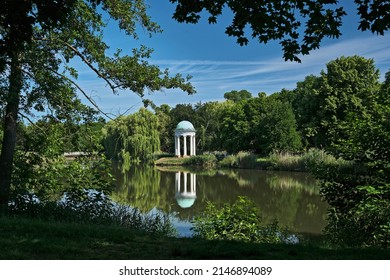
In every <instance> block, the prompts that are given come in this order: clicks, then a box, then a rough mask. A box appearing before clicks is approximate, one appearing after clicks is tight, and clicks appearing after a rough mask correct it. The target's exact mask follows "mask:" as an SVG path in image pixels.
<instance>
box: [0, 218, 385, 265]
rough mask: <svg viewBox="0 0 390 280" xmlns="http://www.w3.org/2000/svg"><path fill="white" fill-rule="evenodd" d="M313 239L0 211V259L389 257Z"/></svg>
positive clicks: (372, 251) (370, 250)
mask: <svg viewBox="0 0 390 280" xmlns="http://www.w3.org/2000/svg"><path fill="white" fill-rule="evenodd" d="M316 244H317V245H316ZM318 244H320V243H318V242H315V243H311V242H308V243H307V244H299V245H287V244H284V245H283V244H277V245H267V244H263V245H261V244H251V243H244V242H228V241H207V240H201V239H191V238H173V237H162V236H159V235H151V234H145V233H142V232H137V231H133V230H131V229H126V228H122V227H118V226H104V225H93V224H78V223H58V222H49V221H43V220H36V219H26V218H17V217H12V218H10V217H0V248H1V250H0V259H80V260H87V259H88V260H89V259H104V260H108V259H115V260H120V259H390V250H383V249H372V248H371V249H364V248H355V249H351V248H349V249H346V248H344V249H334V248H333V249H332V248H327V247H326V246H321V245H318Z"/></svg>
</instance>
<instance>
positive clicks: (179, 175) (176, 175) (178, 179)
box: [175, 172, 181, 192]
mask: <svg viewBox="0 0 390 280" xmlns="http://www.w3.org/2000/svg"><path fill="white" fill-rule="evenodd" d="M180 177H181V174H180V172H177V173H176V174H175V179H176V180H175V185H176V192H180Z"/></svg>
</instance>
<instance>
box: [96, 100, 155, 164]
mask: <svg viewBox="0 0 390 280" xmlns="http://www.w3.org/2000/svg"><path fill="white" fill-rule="evenodd" d="M103 133H104V147H105V150H106V154H107V156H108V158H110V159H113V160H120V161H123V164H124V165H128V164H130V163H131V162H139V161H148V160H150V159H151V157H152V155H153V153H155V152H157V151H159V150H160V137H159V132H158V118H157V117H156V116H155V115H154V114H153V113H151V112H150V111H148V110H147V109H145V108H141V109H140V110H139V111H138V112H137V113H135V114H132V115H129V116H121V117H118V118H117V119H115V120H113V121H110V122H108V123H107V124H106V125H105V127H104V128H103Z"/></svg>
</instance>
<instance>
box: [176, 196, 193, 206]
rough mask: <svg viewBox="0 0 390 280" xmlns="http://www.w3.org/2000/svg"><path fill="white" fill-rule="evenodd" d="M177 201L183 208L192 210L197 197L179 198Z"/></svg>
mask: <svg viewBox="0 0 390 280" xmlns="http://www.w3.org/2000/svg"><path fill="white" fill-rule="evenodd" d="M176 201H177V204H178V205H179V206H180V207H181V208H190V207H191V206H192V205H193V204H194V202H195V197H177V198H176Z"/></svg>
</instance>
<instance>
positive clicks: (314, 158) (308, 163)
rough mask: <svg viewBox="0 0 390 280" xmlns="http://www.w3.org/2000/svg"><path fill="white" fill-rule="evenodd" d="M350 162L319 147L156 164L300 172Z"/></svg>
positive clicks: (172, 159) (158, 162)
mask: <svg viewBox="0 0 390 280" xmlns="http://www.w3.org/2000/svg"><path fill="white" fill-rule="evenodd" d="M218 159H219V160H218ZM349 164H351V162H348V161H345V160H342V159H336V158H335V157H333V156H331V155H329V154H327V153H325V152H324V151H322V150H317V149H312V150H309V151H307V152H305V153H301V154H291V153H287V152H286V153H282V152H280V153H272V154H270V155H269V156H268V157H261V156H259V155H256V154H253V153H249V152H239V153H237V154H235V155H228V156H224V157H219V158H218V157H216V156H215V155H213V154H210V155H208V154H207V155H199V156H194V157H187V158H177V157H163V158H160V159H158V160H156V161H155V165H159V166H202V167H223V168H242V169H260V170H278V171H299V172H309V171H310V170H314V169H316V168H318V167H320V166H322V165H337V166H346V165H349Z"/></svg>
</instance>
